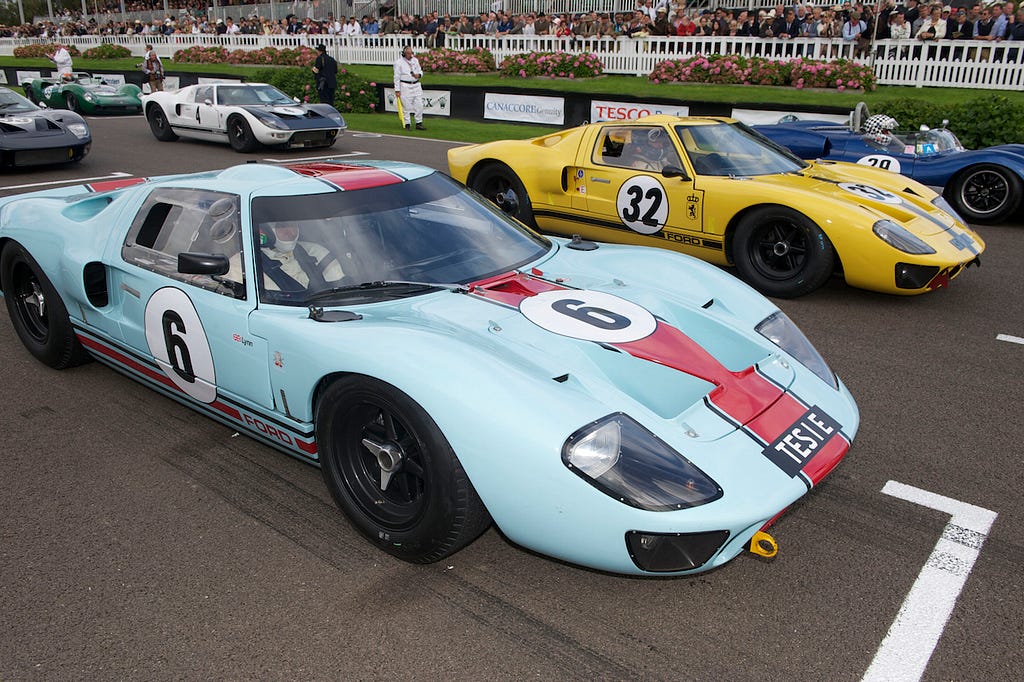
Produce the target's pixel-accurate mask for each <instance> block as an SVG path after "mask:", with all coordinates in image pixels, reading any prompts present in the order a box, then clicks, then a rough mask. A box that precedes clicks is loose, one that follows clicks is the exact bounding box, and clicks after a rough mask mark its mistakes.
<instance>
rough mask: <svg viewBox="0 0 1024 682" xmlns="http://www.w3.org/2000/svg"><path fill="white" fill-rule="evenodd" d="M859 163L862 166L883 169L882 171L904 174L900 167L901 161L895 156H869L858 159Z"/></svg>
mask: <svg viewBox="0 0 1024 682" xmlns="http://www.w3.org/2000/svg"><path fill="white" fill-rule="evenodd" d="M857 163H859V164H860V165H862V166H871V167H872V168H881V169H882V170H887V171H892V172H893V173H900V172H902V171H901V170H900V169H901V166H900V160H899V159H897V158H896V157H894V156H886V155H885V154H868V155H867V156H862V157H860V158H859V159H857Z"/></svg>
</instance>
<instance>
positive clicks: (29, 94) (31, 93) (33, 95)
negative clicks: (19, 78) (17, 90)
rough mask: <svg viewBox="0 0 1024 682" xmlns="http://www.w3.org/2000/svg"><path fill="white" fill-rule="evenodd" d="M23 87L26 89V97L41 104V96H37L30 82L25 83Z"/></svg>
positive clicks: (33, 102) (34, 102)
mask: <svg viewBox="0 0 1024 682" xmlns="http://www.w3.org/2000/svg"><path fill="white" fill-rule="evenodd" d="M21 89H22V90H24V91H25V97H27V98H28V101H29V102H32V104H35V105H36V106H39V98H38V97H36V92H35V90H33V89H32V85H31V84H30V83H25V84H24V85H22V86H21Z"/></svg>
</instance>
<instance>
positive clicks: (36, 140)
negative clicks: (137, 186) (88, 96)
mask: <svg viewBox="0 0 1024 682" xmlns="http://www.w3.org/2000/svg"><path fill="white" fill-rule="evenodd" d="M91 147H92V134H91V133H90V132H89V124H88V123H86V122H85V119H84V118H82V117H81V116H79V115H78V114H76V113H74V112H72V111H60V110H52V109H41V108H39V107H38V106H36V105H35V104H33V103H32V102H30V101H28V100H27V99H25V98H24V97H22V96H21V95H19V94H18V93H16V92H14V91H13V90H9V89H7V88H3V87H0V166H2V167H5V168H10V167H23V166H40V165H47V164H56V163H70V162H75V161H81V160H82V159H84V158H85V155H86V154H88V153H89V149H90V148H91Z"/></svg>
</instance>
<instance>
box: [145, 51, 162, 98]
mask: <svg viewBox="0 0 1024 682" xmlns="http://www.w3.org/2000/svg"><path fill="white" fill-rule="evenodd" d="M142 73H144V74H146V78H147V79H148V80H149V91H150V92H162V91H163V89H164V64H163V62H161V61H160V57H159V56H158V55H157V53H156V50H154V49H153V45H152V44H150V43H147V44H146V53H145V54H143V55H142Z"/></svg>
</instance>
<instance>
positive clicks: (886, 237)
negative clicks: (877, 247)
mask: <svg viewBox="0 0 1024 682" xmlns="http://www.w3.org/2000/svg"><path fill="white" fill-rule="evenodd" d="M871 230H872V232H874V233H875V235H876V236H877V237H878V238H879V239H881V240H882V241H883V242H885V243H886V244H888V245H889V246H891V247H893V248H894V249H899V250H900V251H902V252H903V253H913V254H918V255H923V254H928V253H935V249H933V248H932V247H930V246H928V245H927V244H925V243H924V242H923V241H921V240H920V239H919V238H918V237H917V235H915V234H913V233H911V232H910V231H909V230H907V229H906V228H904V227H900V226H899V225H897V224H896V223H894V222H893V221H891V220H879V221H878V222H877V223H875V224H874V226H873V227H872V228H871Z"/></svg>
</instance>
